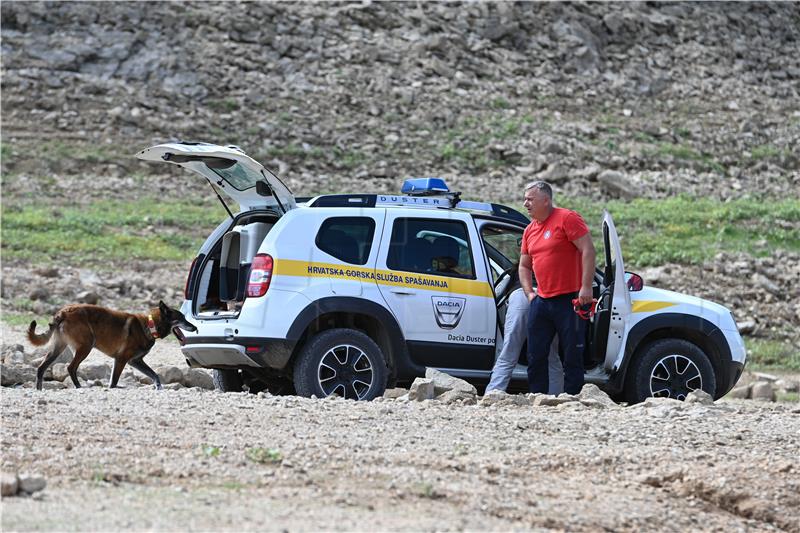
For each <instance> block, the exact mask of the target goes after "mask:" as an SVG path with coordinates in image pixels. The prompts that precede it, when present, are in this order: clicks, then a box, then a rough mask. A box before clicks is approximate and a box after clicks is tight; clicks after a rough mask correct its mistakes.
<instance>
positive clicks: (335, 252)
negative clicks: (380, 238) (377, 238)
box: [315, 217, 375, 265]
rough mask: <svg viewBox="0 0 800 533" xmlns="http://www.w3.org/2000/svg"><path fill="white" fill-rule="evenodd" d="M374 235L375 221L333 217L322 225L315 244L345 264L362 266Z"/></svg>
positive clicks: (362, 218) (365, 261)
mask: <svg viewBox="0 0 800 533" xmlns="http://www.w3.org/2000/svg"><path fill="white" fill-rule="evenodd" d="M374 235H375V221H374V220H373V219H371V218H369V217H333V218H329V219H327V220H326V221H325V222H323V223H322V226H320V228H319V231H318V232H317V238H316V241H315V244H316V245H317V248H319V249H320V250H322V251H323V252H325V253H327V254H330V255H332V256H333V257H335V258H337V259H340V260H342V261H344V262H345V263H351V264H353V265H364V264H366V263H367V259H369V252H370V249H371V248H372V237H373V236H374Z"/></svg>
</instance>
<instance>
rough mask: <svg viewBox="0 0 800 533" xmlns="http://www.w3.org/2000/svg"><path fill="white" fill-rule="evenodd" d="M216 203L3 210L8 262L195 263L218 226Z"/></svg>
mask: <svg viewBox="0 0 800 533" xmlns="http://www.w3.org/2000/svg"><path fill="white" fill-rule="evenodd" d="M218 210H220V211H221V209H220V208H219V206H218V205H215V204H214V200H213V199H211V198H209V199H207V201H205V202H201V201H191V202H190V201H188V200H181V201H162V200H160V199H157V198H142V199H139V200H137V201H131V202H122V201H114V200H109V201H99V202H95V203H92V204H89V205H87V206H82V207H60V208H57V209H54V208H52V207H45V206H31V205H13V204H12V205H8V204H5V203H4V205H3V208H2V211H0V222H1V223H2V234H1V236H2V252H3V256H4V259H7V260H8V259H20V260H31V261H36V260H38V259H40V258H41V257H48V258H49V259H50V260H52V261H58V260H67V261H69V259H70V258H75V259H79V260H80V262H81V263H87V262H90V263H91V262H92V261H103V260H104V259H134V258H135V259H150V260H186V259H190V258H191V257H192V256H193V254H194V253H195V251H196V250H197V248H198V247H199V246H200V244H202V242H203V240H204V239H205V237H206V236H207V234H208V232H209V231H210V230H211V229H212V228H213V227H214V226H216V224H218V223H219V221H220V220H221V219H222V216H223V214H222V213H220V214H219V216H217V217H216V218H215V217H214V216H212V215H210V214H209V213H216V212H217V211H218Z"/></svg>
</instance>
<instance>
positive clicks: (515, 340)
mask: <svg viewBox="0 0 800 533" xmlns="http://www.w3.org/2000/svg"><path fill="white" fill-rule="evenodd" d="M529 309H530V302H529V301H528V299H527V298H526V297H525V292H523V290H522V289H517V290H515V291H514V292H512V293H511V296H509V297H508V310H507V311H506V324H505V327H504V328H503V347H502V349H501V350H500V355H498V356H497V360H496V361H495V362H494V368H493V369H492V379H491V380H490V381H489V385H487V386H486V392H489V391H490V390H495V389H497V390H502V391H504V390H506V387H508V382H509V381H511V372H513V371H514V367H515V366H517V363H518V361H519V354H520V352H521V351H522V345H523V344H525V341H526V340H527V339H528V331H527V326H528V310H529ZM547 372H548V375H549V377H550V382H549V385H548V393H549V394H553V395H558V394H561V393H562V392H564V369H563V368H562V366H561V359H559V357H558V337H556V338H554V339H553V343H552V344H551V345H550V353H549V354H548V356H547Z"/></svg>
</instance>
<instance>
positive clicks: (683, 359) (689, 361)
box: [626, 339, 717, 403]
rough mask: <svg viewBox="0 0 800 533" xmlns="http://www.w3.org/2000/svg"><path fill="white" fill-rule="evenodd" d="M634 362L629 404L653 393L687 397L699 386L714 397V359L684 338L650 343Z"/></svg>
mask: <svg viewBox="0 0 800 533" xmlns="http://www.w3.org/2000/svg"><path fill="white" fill-rule="evenodd" d="M632 365H633V366H632V367H631V369H630V371H629V373H628V379H627V386H626V393H627V394H626V396H627V399H628V401H629V402H630V403H638V402H641V401H644V399H645V398H649V397H651V396H652V397H661V398H674V399H676V400H685V399H686V396H687V395H688V394H689V393H690V392H691V391H693V390H696V389H702V390H704V391H705V392H707V393H709V394H710V395H711V396H712V397H713V396H714V393H715V391H716V387H717V382H716V379H715V376H714V367H712V366H711V361H709V359H708V357H707V356H706V354H705V353H703V351H702V350H701V349H700V348H698V347H697V346H696V345H694V344H692V343H691V342H688V341H685V340H683V339H662V340H658V341H655V342H653V343H651V344H649V345H647V346H646V347H645V348H644V349H643V350H642V351H641V352H640V353H639V354H638V355H637V357H636V360H635V361H633V363H632Z"/></svg>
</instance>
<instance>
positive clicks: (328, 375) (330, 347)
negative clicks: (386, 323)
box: [294, 329, 389, 400]
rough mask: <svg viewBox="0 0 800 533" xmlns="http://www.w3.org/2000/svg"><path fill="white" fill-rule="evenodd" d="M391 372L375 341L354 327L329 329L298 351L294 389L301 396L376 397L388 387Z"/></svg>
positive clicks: (359, 398)
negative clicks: (387, 382) (387, 380)
mask: <svg viewBox="0 0 800 533" xmlns="http://www.w3.org/2000/svg"><path fill="white" fill-rule="evenodd" d="M388 374H389V372H388V369H387V368H386V358H385V357H384V356H383V352H382V351H381V349H380V348H379V347H378V345H377V344H375V341H373V340H372V339H371V338H369V337H368V336H367V335H365V334H364V333H362V332H360V331H356V330H353V329H329V330H326V331H323V332H320V333H318V334H317V335H315V336H314V337H312V338H311V340H310V341H309V342H308V343H307V344H306V345H305V346H304V347H303V348H302V350H301V351H300V353H299V354H298V356H297V359H296V360H295V364H294V388H295V391H296V392H297V394H299V395H300V396H312V395H314V396H317V397H318V398H324V397H326V396H331V395H334V394H335V395H338V396H341V397H343V398H345V399H349V400H373V399H375V398H377V397H378V396H381V395H382V394H383V393H384V391H385V390H386V379H387V376H388Z"/></svg>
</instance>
